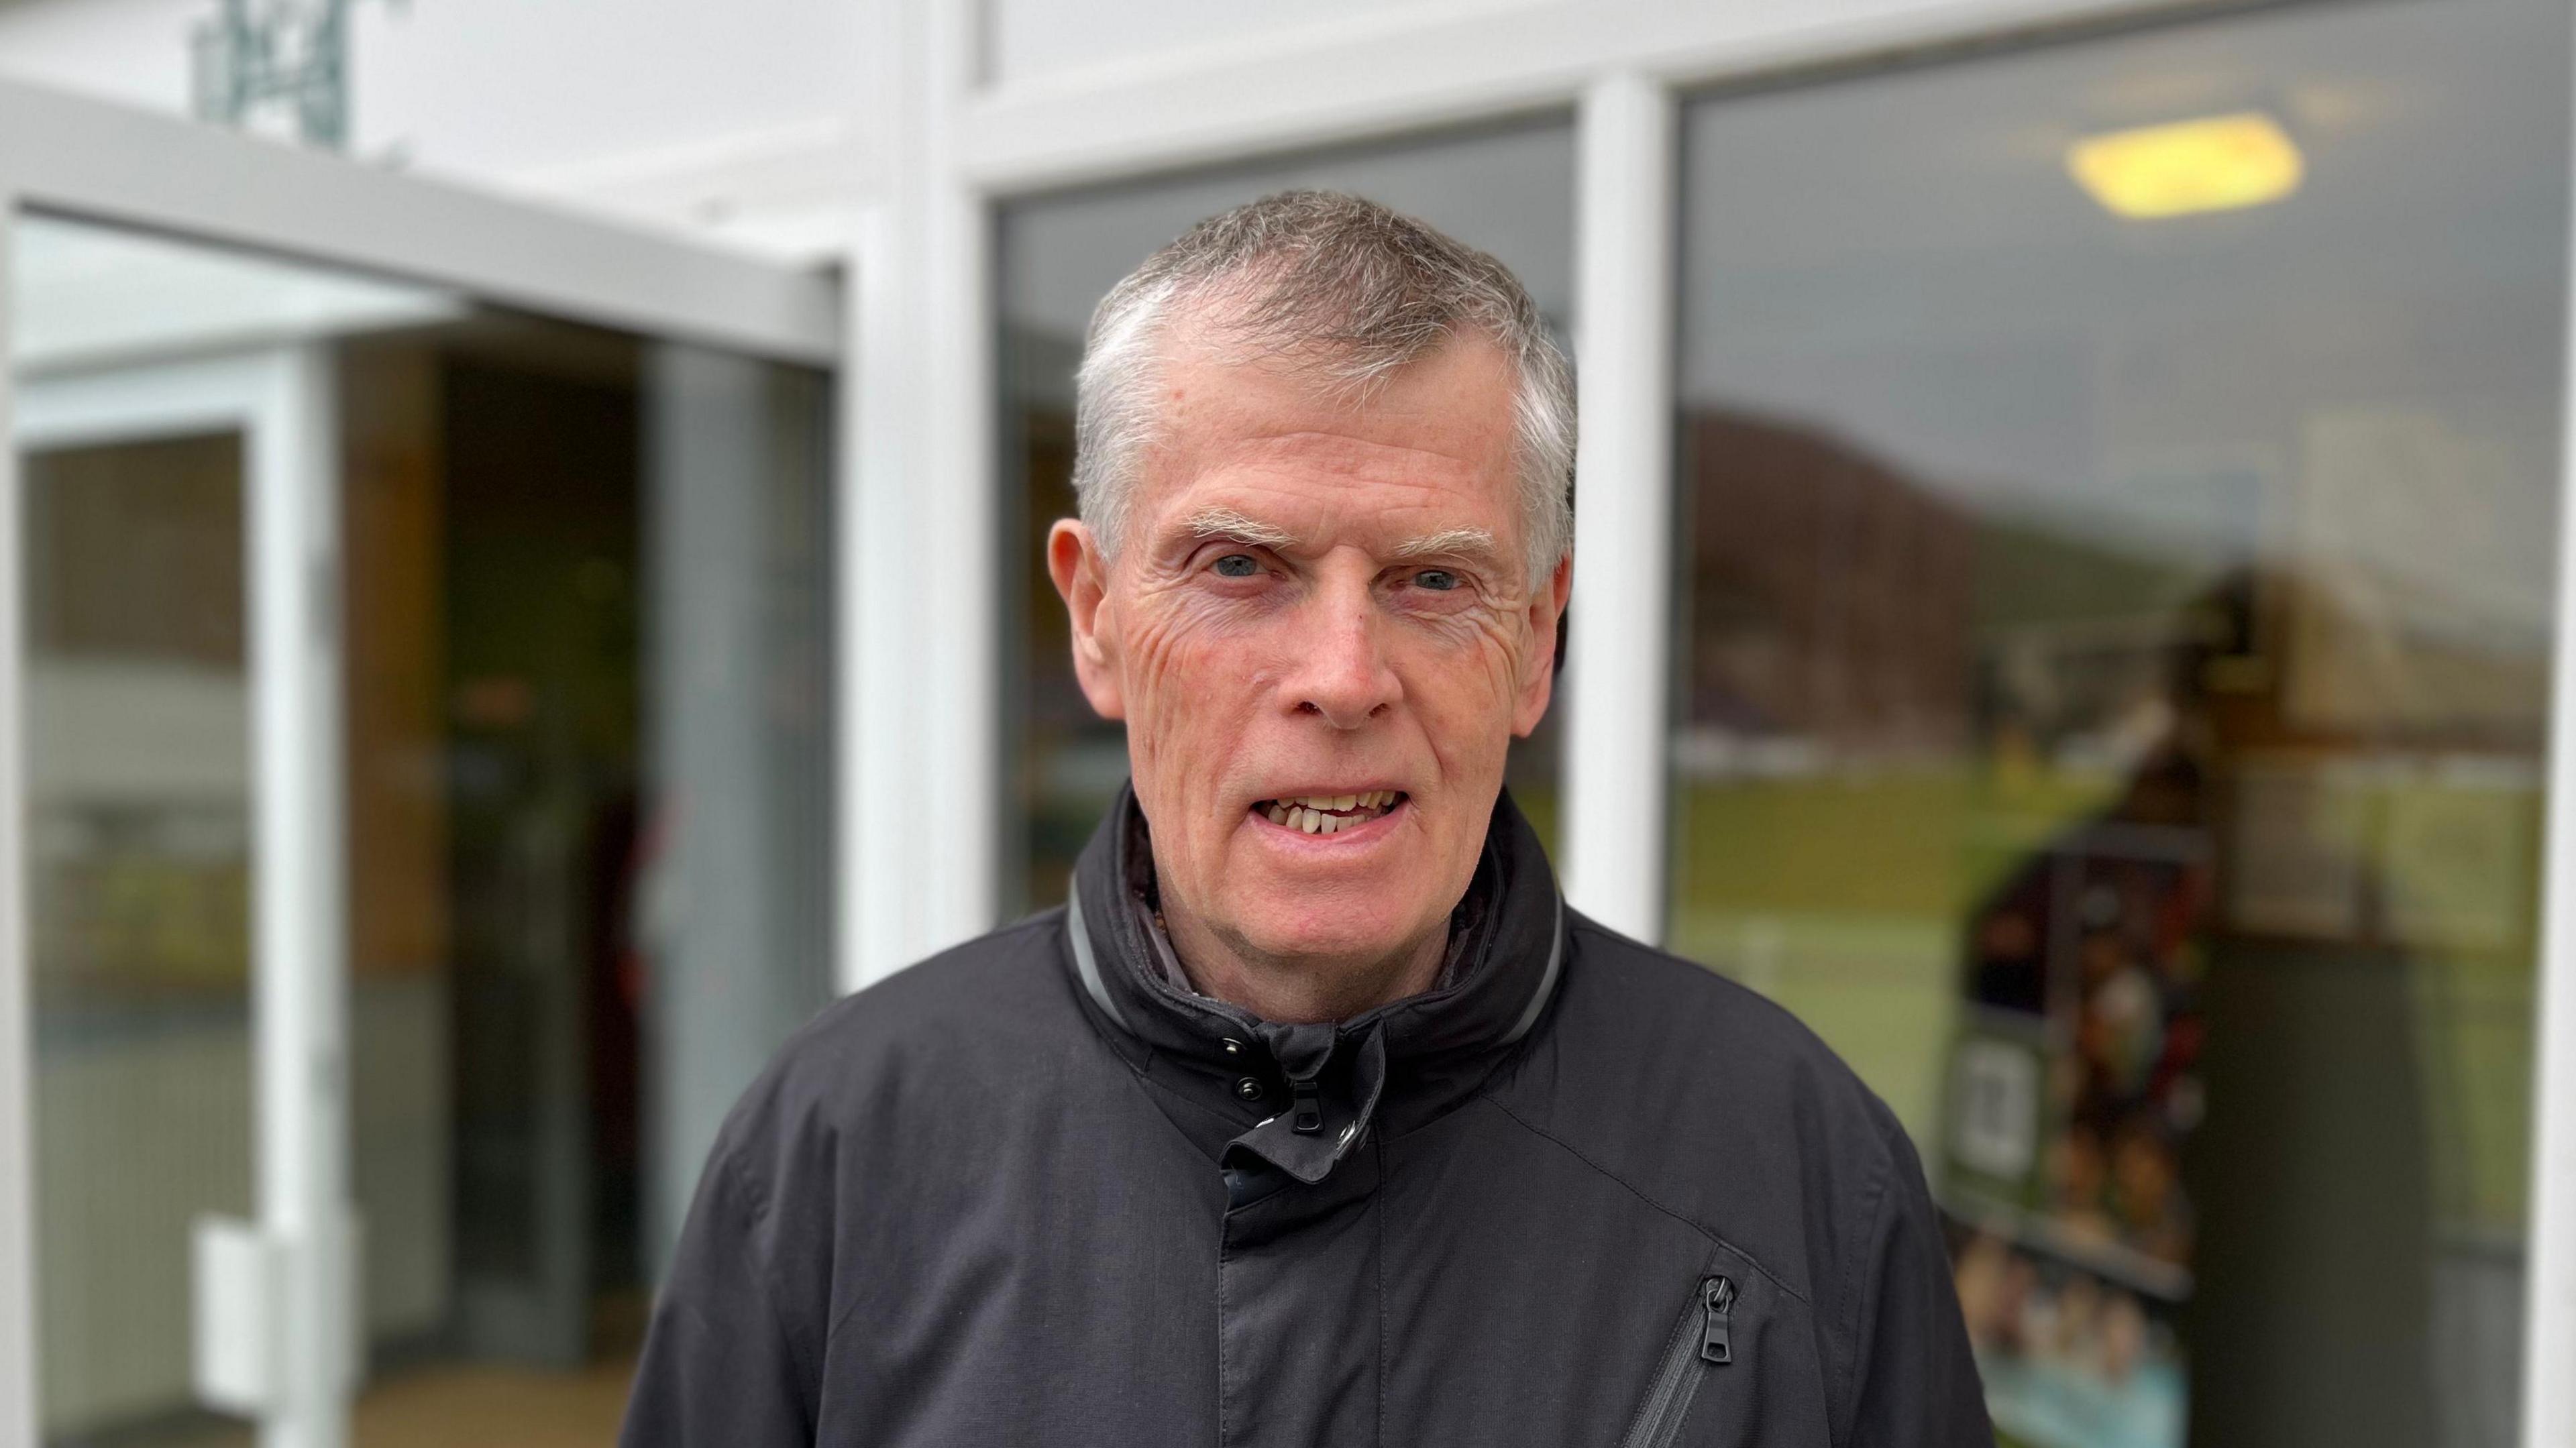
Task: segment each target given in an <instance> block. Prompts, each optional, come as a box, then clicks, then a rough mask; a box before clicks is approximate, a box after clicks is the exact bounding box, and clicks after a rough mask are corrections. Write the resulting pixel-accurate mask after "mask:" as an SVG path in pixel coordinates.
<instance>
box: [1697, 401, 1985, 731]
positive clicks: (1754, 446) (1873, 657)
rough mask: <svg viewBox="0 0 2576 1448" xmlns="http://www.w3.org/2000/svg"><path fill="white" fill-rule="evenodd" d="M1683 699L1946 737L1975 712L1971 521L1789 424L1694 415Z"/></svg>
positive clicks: (1837, 725) (1708, 721)
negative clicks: (1972, 696) (1972, 692)
mask: <svg viewBox="0 0 2576 1448" xmlns="http://www.w3.org/2000/svg"><path fill="white" fill-rule="evenodd" d="M1681 457H1682V469H1683V473H1682V491H1683V495H1684V496H1685V497H1689V498H1691V499H1693V500H1695V504H1696V513H1695V515H1694V516H1693V519H1692V522H1691V531H1690V537H1689V547H1690V553H1689V556H1688V558H1687V566H1688V568H1689V576H1690V580H1691V581H1690V587H1689V590H1688V594H1687V596H1688V597H1689V599H1690V610H1691V615H1690V617H1689V618H1688V619H1687V620H1685V627H1686V628H1687V629H1688V638H1689V647H1690V656H1689V660H1688V663H1687V664H1686V666H1685V673H1684V675H1683V681H1682V688H1683V690H1684V698H1683V700H1682V703H1683V706H1684V711H1685V713H1686V715H1687V717H1688V718H1690V719H1691V720H1693V721H1694V722H1695V723H1697V724H1699V725H1701V726H1702V727H1703V728H1708V727H1714V728H1716V729H1718V730H1722V731H1725V732H1727V733H1731V734H1738V735H1750V736H1756V737H1761V736H1781V735H1789V736H1797V737H1802V738H1804V739H1807V740H1810V741H1813V742H1814V743H1815V744H1817V745H1821V746H1823V747H1824V748H1826V749H1828V750H1829V751H1831V752H1833V753H1836V754H1844V753H1854V754H1889V753H1919V752H1926V751H1946V750H1949V749H1954V748H1956V747H1957V746H1958V745H1959V743H1960V742H1962V740H1963V738H1964V736H1965V733H1966V726H1967V719H1968V707H1969V695H1968V688H1967V681H1968V679H1969V677H1970V671H1969V669H1968V667H1967V663H1968V658H1969V649H1970V635H1969V628H1970V618H1971V601H1972V590H1973V588H1974V578H1973V572H1972V565H1973V562H1974V548H1975V541H1974V540H1975V534H1974V524H1973V522H1972V521H1971V520H1970V519H1969V518H1968V517H1967V516H1966V515H1964V514H1963V513H1962V512H1960V511H1959V510H1958V509H1957V508H1956V507H1955V506H1954V505H1952V504H1950V503H1948V502H1946V501H1943V500H1941V499H1938V498H1935V497H1933V496H1931V495H1930V494H1928V493H1926V492H1925V491H1924V490H1923V489H1921V488H1919V487H1917V486H1916V485H1915V484H1914V483H1913V482H1911V481H1910V480H1909V479H1907V478H1906V477H1905V476H1904V475H1902V474H1900V473H1898V472H1897V471H1895V470H1894V469H1892V468H1890V467H1888V466H1886V465H1885V464H1883V463H1880V462H1879V461H1877V460H1876V459H1874V458H1871V457H1868V456H1866V455H1864V454H1862V453H1861V452H1859V451H1858V450H1856V449H1854V448H1851V447H1849V446H1847V445H1845V444H1844V443H1842V442H1841V441H1839V440H1838V439H1835V438H1832V437H1830V436H1827V435H1825V434H1823V433H1820V432H1816V431H1813V430H1810V429H1806V428H1802V427H1798V426H1795V425H1790V424H1784V423H1780V422H1775V421H1770V420H1767V419H1761V418H1754V417H1747V416H1742V415H1738V414H1732V413H1726V412H1718V411H1703V412H1698V413H1695V414H1691V415H1688V416H1686V417H1685V418H1684V419H1683V423H1682V438H1681Z"/></svg>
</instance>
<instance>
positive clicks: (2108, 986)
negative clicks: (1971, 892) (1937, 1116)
mask: <svg viewBox="0 0 2576 1448" xmlns="http://www.w3.org/2000/svg"><path fill="white" fill-rule="evenodd" d="M2210 886H2211V877H2210V869H2209V865H2208V859H2207V849H2206V846H2205V842H2204V839H2203V836H2202V835H2201V834H2200V833H2199V832H2198V831H2196V830H2189V829H2183V828H2177V827H2155V826H2141V825H2135V824H2124V823H2119V822H2110V821H2106V822H2101V823H2097V824H2093V825H2088V826H2085V827H2082V828H2080V829H2078V830H2076V831H2075V832H2073V833H2072V834H2070V835H2068V836H2066V837H2063V838H2061V839H2059V840H2058V841H2056V842H2054V843H2052V844H2050V845H2049V846H2047V847H2045V848H2044V849H2042V850H2041V851H2039V852H2038V853H2037V854H2036V855H2034V857H2033V858H2031V859H2030V860H2029V861H2028V862H2027V863H2026V864H2024V865H2023V866H2022V867H2021V868H2020V869H2019V870H2018V871H2017V872H2015V873H2014V874H2012V875H2011V876H2010V877H2009V878H2008V879H2007V881H2006V883H2005V884H2004V885H2003V887H2002V888H2001V889H2000V890H1998V891H1997V892H1996V893H1995V894H1994V895H1992V896H1990V897H1989V898H1988V900H1987V902H1986V903H1985V905H1984V906H1983V907H1982V908H1981V909H1979V910H1978V911H1977V912H1976V913H1975V914H1974V915H1973V916H1972V917H1971V919H1970V922H1969V927H1968V936H1967V941H1966V950H1967V961H1968V968H1967V971H1966V983H1965V990H1966V993H1967V996H1968V1000H1967V1003H1966V1004H1967V1009H1966V1011H1965V1012H1964V1013H1963V1021H1964V1024H1963V1027H1962V1030H1961V1032H1960V1035H1959V1037H1958V1039H1957V1041H1956V1044H1955V1046H1954V1048H1953V1051H1952V1055H1951V1073H1950V1081H1949V1088H1948V1096H1947V1104H1946V1107H1945V1111H1944V1134H1943V1142H1942V1152H1943V1157H1944V1162H1943V1164H1944V1167H1945V1171H1944V1173H1943V1183H1944V1187H1943V1203H1942V1205H1943V1210H1944V1213H1945V1216H1946V1217H1947V1219H1948V1227H1949V1231H1950V1234H1951V1241H1950V1248H1951V1256H1952V1261H1953V1263H1954V1264H1955V1269H1956V1272H1957V1282H1958V1290H1959V1301H1960V1306H1961V1308H1962V1310H1963V1311H1964V1312H1965V1314H1966V1316H1967V1322H1968V1330H1969V1336H1970V1339H1971V1341H1972V1342H1973V1343H1974V1345H1975V1347H1976V1351H1977V1360H1978V1366H1979V1368H1980V1369H1981V1371H1982V1372H1983V1374H1984V1376H1985V1383H1986V1393H1987V1401H1988V1405H1989V1407H1990V1409H1991V1410H1992V1412H1993V1415H1994V1419H1995V1425H1996V1428H1997V1429H1998V1430H1999V1432H2000V1433H2001V1434H2002V1435H2003V1436H2004V1438H2005V1439H2006V1440H2007V1441H2010V1442H2014V1443H2020V1444H2027V1445H2031V1448H2043V1445H2045V1448H2060V1445H2062V1448H2078V1445H2081V1448H2181V1444H2182V1442H2183V1436H2184V1430H2185V1424H2186V1421H2187V1408H2188V1405H2189V1374H2188V1352H2187V1348H2188V1344H2187V1343H2186V1342H2185V1340H2184V1333H2183V1330H2182V1327H2181V1324H2180V1317H2181V1312H2182V1309H2183V1307H2184V1304H2185V1303H2186V1302H2188V1300H2189V1299H2190V1296H2191V1289H2192V1275H2191V1268H2192V1244H2193V1228H2194V1220H2193V1215H2192V1203H2191V1201H2190V1198H2189V1195H2188V1193H2187V1192H2186V1190H2185V1188H2184V1186H2183V1180H2182V1172H2181V1157H2182V1150H2183V1147H2184V1145H2185V1143H2186V1142H2187V1141H2188V1139H2189V1137H2190V1135H2191V1133H2192V1131H2193V1129H2194V1128H2195V1127H2196V1126H2197V1125H2198V1124H2199V1120H2200V1114H2201V1085H2200V1077H2199V1074H2198V1066H2199V1059H2200V1045H2201V1021H2200V1014H2199V1006H2198V1000H2197V995H2198V987H2199V983H2200V979H2201V973H2202V968H2203V961H2202V955H2201V950H2200V944H2199V936H2200V930H2201V926H2202V924H2203V922H2204V919H2205V917H2206V915H2207V910H2208V899H2209V893H2210Z"/></svg>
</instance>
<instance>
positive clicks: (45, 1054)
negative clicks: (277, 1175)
mask: <svg viewBox="0 0 2576 1448" xmlns="http://www.w3.org/2000/svg"><path fill="white" fill-rule="evenodd" d="M242 451H243V450H242V438H241V435H240V433H239V432H237V431H224V432H205V433H198V434H194V435H189V436H181V437H175V438H147V439H141V440H136V441H131V442H108V443H98V444H91V445H85V446H62V447H47V448H38V449H35V450H31V451H29V452H28V453H26V454H25V455H24V456H23V458H22V460H21V466H22V472H21V477H22V478H23V480H24V481H23V487H24V488H25V509H26V511H25V518H26V530H27V531H26V538H27V555H26V590H27V591H26V606H27V629H28V639H27V645H28V648H27V719H26V724H27V783H28V801H27V809H28V818H27V830H28V843H29V847H30V849H29V870H30V874H31V877H32V878H31V880H30V882H29V883H30V885H31V887H32V888H31V889H30V891H29V900H30V905H31V907H32V909H31V924H32V928H33V941H32V962H31V963H32V966H33V971H34V977H35V982H34V984H35V994H34V1007H35V1052H36V1055H35V1119H36V1155H37V1173H36V1229H37V1231H36V1238H37V1254H38V1260H39V1262H40V1263H41V1266H42V1271H41V1272H40V1274H39V1277H38V1284H39V1292H40V1301H39V1304H38V1313H39V1316H40V1323H39V1331H38V1334H37V1341H38V1343H39V1345H40V1352H41V1361H40V1363H39V1369H40V1371H41V1374H42V1376H41V1379H40V1382H41V1386H42V1391H43V1394H44V1399H43V1401H44V1408H45V1425H46V1430H47V1433H48V1441H51V1442H86V1441H89V1437H90V1435H91V1434H92V1432H93V1431H95V1430H98V1429H103V1428H106V1427H109V1426H115V1425H123V1424H129V1423H133V1422H136V1421H148V1422H151V1423H153V1424H154V1425H155V1426H157V1427H160V1428H163V1429H166V1430H168V1431H170V1432H171V1433H172V1434H173V1438H174V1440H175V1441H185V1442H189V1443H192V1444H193V1443H197V1442H201V1441H203V1442H208V1443H214V1442H225V1441H239V1442H241V1443H243V1444H247V1443H248V1442H249V1439H248V1438H247V1436H241V1437H238V1438H237V1439H236V1438H231V1437H229V1436H228V1435H224V1434H222V1433H221V1432H220V1429H221V1425H220V1423H218V1422H216V1421H213V1420H210V1419H207V1418H204V1417H202V1416H200V1415H198V1414H195V1413H192V1412H190V1411H188V1364H189V1339H188V1307H189V1299H188V1273H189V1265H188V1264H189V1257H188V1253H189V1230H190V1228H189V1224H190V1221H191V1220H192V1219H193V1218H194V1217H195V1216H196V1215H197V1214H199V1213H205V1212H213V1213H222V1214H225V1215H228V1216H234V1217H242V1216H247V1215H248V1214H249V1213H250V1211H251V1207H252V1203H251V1179H252V1154H251V1140H252V1136H251V1112H252V1103H251V1064H250V1062H251V1055H250V1053H251V1042H250V1011H249V1005H250V975H249V963H250V921H249V880H250V780H249V767H248V754H247V743H248V739H249V712H248V711H249V698H248V689H247V678H246V675H245V672H244V654H243V633H242V630H243V594H242V570H241V557H242V501H243V499H242ZM201 1435H205V1436H201ZM150 1441H161V1440H159V1439H158V1438H156V1439H154V1440H150Z"/></svg>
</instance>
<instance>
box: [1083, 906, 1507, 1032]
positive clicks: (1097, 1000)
mask: <svg viewBox="0 0 2576 1448" xmlns="http://www.w3.org/2000/svg"><path fill="white" fill-rule="evenodd" d="M1064 930H1065V934H1067V935H1069V936H1071V937H1073V968H1074V969H1075V970H1077V971H1079V972H1081V974H1082V988H1083V989H1084V990H1086V991H1089V992H1090V993H1091V999H1092V1002H1093V1003H1094V1004H1096V1005H1098V1006H1099V1007H1100V1010H1101V1013H1102V1014H1104V1015H1106V1016H1108V1017H1109V1019H1111V1020H1113V1021H1115V1022H1117V1023H1118V1029H1120V1030H1122V1031H1125V1032H1126V1033H1127V1034H1129V1035H1131V1036H1132V1035H1134V1034H1136V1028H1135V1027H1134V1026H1131V1025H1129V1024H1127V1017H1126V1016H1125V1015H1123V1014H1121V1013H1120V1012H1119V1009H1118V1002H1116V1001H1114V1000H1111V999H1110V998H1109V987H1108V986H1106V985H1103V984H1102V983H1101V980H1100V962H1099V960H1097V959H1096V958H1094V957H1093V955H1092V953H1091V932H1090V931H1089V930H1086V929H1084V928H1083V924H1082V892H1081V891H1080V890H1078V889H1077V890H1074V891H1072V892H1071V893H1070V894H1068V895H1067V896H1066V897H1065V902H1064ZM1548 973H1549V974H1550V975H1554V974H1555V973H1556V968H1555V963H1554V962H1553V961H1551V962H1549V966H1548Z"/></svg>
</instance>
